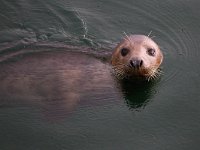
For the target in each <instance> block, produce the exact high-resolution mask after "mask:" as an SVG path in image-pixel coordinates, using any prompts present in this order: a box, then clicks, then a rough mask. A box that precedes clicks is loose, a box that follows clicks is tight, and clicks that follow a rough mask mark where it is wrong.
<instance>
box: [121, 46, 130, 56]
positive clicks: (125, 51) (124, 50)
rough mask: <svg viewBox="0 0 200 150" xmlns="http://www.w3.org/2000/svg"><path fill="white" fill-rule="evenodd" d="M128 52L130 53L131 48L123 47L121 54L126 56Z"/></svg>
mask: <svg viewBox="0 0 200 150" xmlns="http://www.w3.org/2000/svg"><path fill="white" fill-rule="evenodd" d="M128 53H129V49H127V48H122V49H121V55H122V56H123V57H124V56H126V55H127V54H128Z"/></svg>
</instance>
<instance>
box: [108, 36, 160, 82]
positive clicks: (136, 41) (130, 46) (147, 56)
mask: <svg viewBox="0 0 200 150" xmlns="http://www.w3.org/2000/svg"><path fill="white" fill-rule="evenodd" d="M162 60H163V54H162V52H161V50H160V48H159V46H158V45H157V44H156V43H155V42H154V41H153V40H152V39H151V38H149V37H148V36H145V35H131V36H127V37H126V38H124V40H123V41H121V42H120V43H119V44H118V45H117V47H116V48H115V50H114V51H113V54H112V57H111V64H112V66H113V69H114V72H115V74H116V75H117V77H120V78H134V77H141V78H145V79H147V80H151V79H154V78H156V77H157V76H158V75H159V74H160V69H159V67H160V64H161V63H162Z"/></svg>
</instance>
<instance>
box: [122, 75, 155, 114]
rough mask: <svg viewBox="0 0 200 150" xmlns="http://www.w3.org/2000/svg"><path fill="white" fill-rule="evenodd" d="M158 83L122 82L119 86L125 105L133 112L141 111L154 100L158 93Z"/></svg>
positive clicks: (126, 80)
mask: <svg viewBox="0 0 200 150" xmlns="http://www.w3.org/2000/svg"><path fill="white" fill-rule="evenodd" d="M157 82H158V81H150V82H148V81H145V80H140V81H138V80H128V79H124V80H120V81H119V84H120V87H121V91H122V94H123V97H124V100H125V103H126V104H127V106H128V107H129V108H130V109H131V110H136V111H140V110H142V109H144V108H145V107H146V106H147V105H148V104H149V103H150V102H151V100H152V98H153V96H154V94H155V93H156V90H155V86H156V84H157Z"/></svg>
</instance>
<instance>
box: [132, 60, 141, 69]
mask: <svg viewBox="0 0 200 150" xmlns="http://www.w3.org/2000/svg"><path fill="white" fill-rule="evenodd" d="M142 64H143V60H142V59H139V58H133V59H131V60H130V62H129V66H130V67H131V68H134V69H135V68H137V69H139V68H140V67H141V66H142Z"/></svg>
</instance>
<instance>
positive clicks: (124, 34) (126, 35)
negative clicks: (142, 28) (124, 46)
mask: <svg viewBox="0 0 200 150" xmlns="http://www.w3.org/2000/svg"><path fill="white" fill-rule="evenodd" d="M123 33H124V35H125V36H126V38H127V39H128V40H129V42H130V43H131V39H130V37H129V36H128V35H127V34H126V32H125V31H124V32H123Z"/></svg>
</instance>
